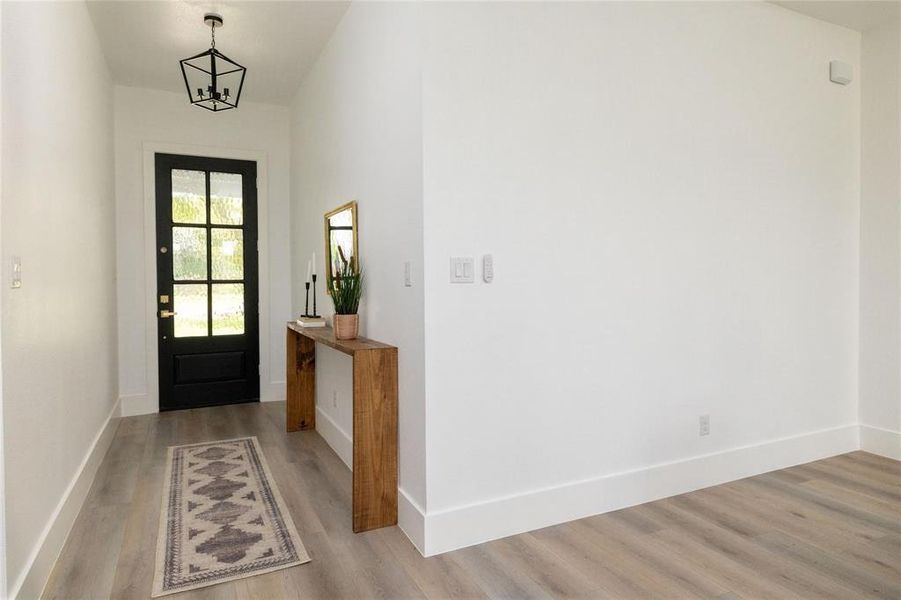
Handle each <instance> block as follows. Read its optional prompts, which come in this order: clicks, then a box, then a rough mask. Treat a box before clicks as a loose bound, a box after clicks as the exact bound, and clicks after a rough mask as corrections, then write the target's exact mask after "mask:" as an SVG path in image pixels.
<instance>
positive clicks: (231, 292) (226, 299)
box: [213, 283, 244, 335]
mask: <svg viewBox="0 0 901 600" xmlns="http://www.w3.org/2000/svg"><path fill="white" fill-rule="evenodd" d="M241 333H244V284H243V283H214V284H213V335H237V334H241Z"/></svg>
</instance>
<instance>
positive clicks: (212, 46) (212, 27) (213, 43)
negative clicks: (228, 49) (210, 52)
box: [210, 23, 216, 48]
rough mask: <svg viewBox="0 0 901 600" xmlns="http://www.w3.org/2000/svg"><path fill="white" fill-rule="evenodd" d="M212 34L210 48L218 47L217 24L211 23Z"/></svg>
mask: <svg viewBox="0 0 901 600" xmlns="http://www.w3.org/2000/svg"><path fill="white" fill-rule="evenodd" d="M210 36H211V38H212V41H211V42H210V48H215V47H216V24H215V23H210Z"/></svg>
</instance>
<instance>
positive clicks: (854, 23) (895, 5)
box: [773, 0, 901, 31]
mask: <svg viewBox="0 0 901 600" xmlns="http://www.w3.org/2000/svg"><path fill="white" fill-rule="evenodd" d="M773 4H778V5H779V6H781V7H783V8H787V9H789V10H793V11H795V12H799V13H803V14H805V15H808V16H810V17H814V18H815V19H820V20H821V21H827V22H829V23H834V24H836V25H841V26H843V27H847V28H849V29H856V30H857V31H866V30H867V29H872V28H873V27H878V26H880V25H883V24H885V23H888V22H890V21H892V20H897V19H899V18H901V1H897V0H792V1H774V2H773Z"/></svg>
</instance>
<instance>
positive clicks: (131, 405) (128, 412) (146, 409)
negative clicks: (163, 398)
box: [119, 394, 160, 417]
mask: <svg viewBox="0 0 901 600" xmlns="http://www.w3.org/2000/svg"><path fill="white" fill-rule="evenodd" d="M119 404H120V405H121V406H122V416H123V417H134V416H137V415H150V414H153V413H157V412H160V407H159V406H157V403H156V401H155V400H153V399H152V398H150V397H149V396H148V395H147V394H129V395H127V396H119Z"/></svg>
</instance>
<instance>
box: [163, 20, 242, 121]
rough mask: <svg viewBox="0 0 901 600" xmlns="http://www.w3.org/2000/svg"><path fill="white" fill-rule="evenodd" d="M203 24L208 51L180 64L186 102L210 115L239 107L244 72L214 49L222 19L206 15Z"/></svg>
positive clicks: (239, 66) (186, 59) (240, 67)
mask: <svg viewBox="0 0 901 600" xmlns="http://www.w3.org/2000/svg"><path fill="white" fill-rule="evenodd" d="M203 22H204V23H206V24H207V25H209V27H210V36H211V40H210V49H209V50H207V51H205V52H201V53H200V54H198V55H196V56H192V57H190V58H185V59H183V60H181V61H180V63H181V74H182V76H184V78H185V89H186V90H187V92H188V100H190V102H191V104H193V105H195V106H199V107H201V108H205V109H207V110H211V111H213V112H219V111H222V110H230V109H232V108H238V100H240V98H241V89H242V88H243V87H244V75H245V73H247V69H245V68H244V67H242V66H241V65H239V64H238V63H236V62H235V61H233V60H232V59H230V58H228V57H227V56H225V55H224V54H222V53H221V52H219V51H218V50H216V28H217V27H222V17H221V16H220V15H217V14H214V13H208V14H206V15H204V17H203Z"/></svg>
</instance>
